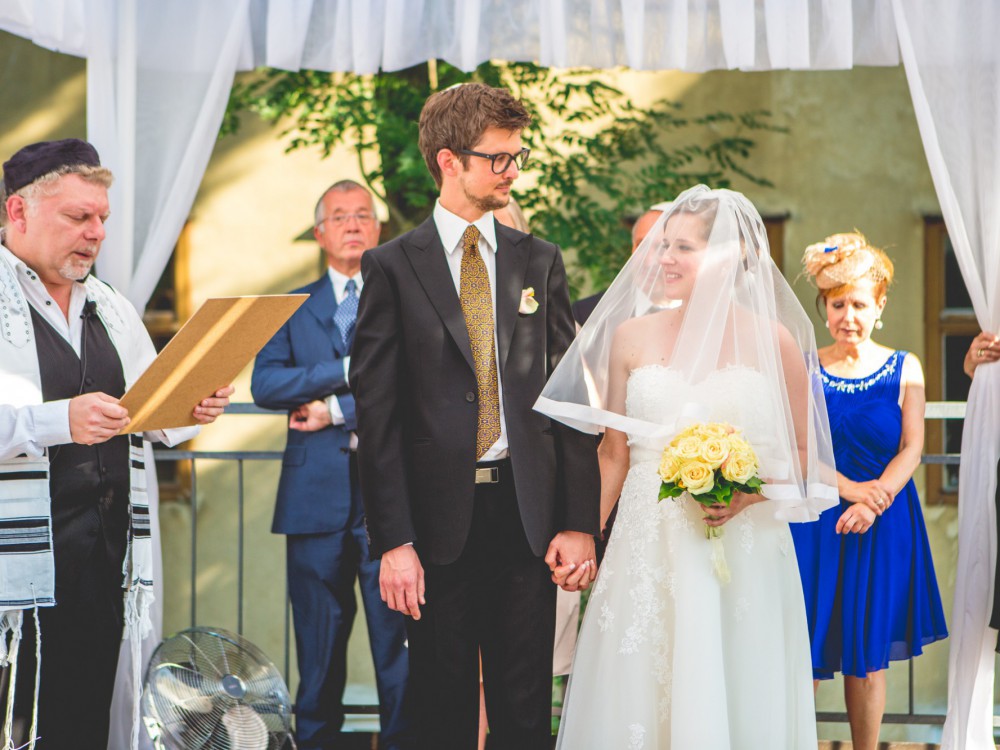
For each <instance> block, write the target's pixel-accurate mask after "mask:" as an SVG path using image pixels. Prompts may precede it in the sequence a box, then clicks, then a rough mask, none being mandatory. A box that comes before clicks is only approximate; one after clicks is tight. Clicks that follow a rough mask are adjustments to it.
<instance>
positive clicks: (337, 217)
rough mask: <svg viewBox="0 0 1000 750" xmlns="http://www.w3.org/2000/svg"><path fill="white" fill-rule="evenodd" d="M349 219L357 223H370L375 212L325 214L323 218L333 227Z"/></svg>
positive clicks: (373, 218) (373, 219)
mask: <svg viewBox="0 0 1000 750" xmlns="http://www.w3.org/2000/svg"><path fill="white" fill-rule="evenodd" d="M351 219H354V220H355V221H357V222H358V224H371V223H372V222H373V221H375V214H369V213H360V214H334V215H333V216H327V217H326V218H325V219H323V221H328V222H330V223H331V224H333V225H334V226H335V227H339V226H341V225H342V224H345V223H347V222H348V221H350V220H351ZM320 223H322V222H320Z"/></svg>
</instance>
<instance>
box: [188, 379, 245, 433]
mask: <svg viewBox="0 0 1000 750" xmlns="http://www.w3.org/2000/svg"><path fill="white" fill-rule="evenodd" d="M235 391H236V389H235V388H233V387H232V386H231V385H227V386H226V387H225V388H220V389H219V390H217V391H216V392H215V393H214V394H212V395H211V396H209V397H208V398H206V399H202V401H201V403H200V404H198V405H197V406H196V407H194V419H195V421H196V422H197V423H198V424H212V422H214V421H215V420H216V419H218V418H219V417H220V416H221V415H222V412H224V411H225V410H226V407H227V406H229V397H230V396H232V395H233V393H234V392H235Z"/></svg>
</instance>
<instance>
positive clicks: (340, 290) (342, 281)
mask: <svg viewBox="0 0 1000 750" xmlns="http://www.w3.org/2000/svg"><path fill="white" fill-rule="evenodd" d="M326 273H327V276H329V277H330V283H331V284H333V297H334V299H336V300H337V304H338V305H339V304H340V303H341V302H343V301H344V297H346V296H347V289H346V287H347V282H348V280H350V279H354V284H355V292H356V293H357V294H361V287H362V286H364V281H362V279H361V271H358V272H357V273H356V274H354V275H353V276H344V274H342V273H341V272H340V271H338V270H336V269H335V268H333V267H332V266H327V267H326Z"/></svg>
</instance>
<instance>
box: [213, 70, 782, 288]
mask: <svg viewBox="0 0 1000 750" xmlns="http://www.w3.org/2000/svg"><path fill="white" fill-rule="evenodd" d="M469 80H476V81H482V82H484V83H488V84H490V85H493V86H504V87H506V88H508V89H510V90H511V91H512V92H513V93H514V95H515V96H517V97H518V98H520V99H521V100H522V101H523V102H524V103H525V105H526V106H527V107H528V108H529V110H530V111H531V113H532V116H533V118H534V126H533V127H532V128H531V129H530V130H529V131H528V132H526V133H525V135H524V139H525V142H526V145H527V146H528V147H530V148H531V150H532V156H531V159H530V161H529V162H528V165H527V168H526V170H525V174H524V175H523V177H522V179H521V180H520V181H519V183H518V186H517V187H518V190H517V199H518V202H519V203H520V204H521V205H522V207H523V208H524V210H525V212H526V213H527V215H528V216H529V218H530V221H531V225H532V230H533V231H534V232H536V233H537V234H538V235H539V236H542V237H545V238H546V239H549V240H551V241H553V242H556V243H558V244H560V245H561V246H562V247H564V248H569V249H572V250H573V251H575V267H576V269H577V273H576V274H575V275H574V276H573V281H574V282H575V284H576V285H579V284H580V283H587V281H589V282H590V283H591V284H593V285H595V286H603V285H605V284H607V283H608V282H609V281H610V280H611V279H612V278H613V277H614V275H615V273H616V272H617V269H619V268H620V267H621V265H622V263H623V262H624V261H625V260H626V259H627V257H628V253H629V248H630V247H631V241H630V238H629V229H628V225H627V223H626V222H625V221H623V218H624V217H628V216H635V215H637V214H638V213H641V211H642V210H643V209H644V208H645V207H646V206H649V205H651V204H653V203H656V202H659V201H663V200H669V199H670V198H672V197H674V196H675V195H677V193H679V192H681V191H682V190H684V189H686V188H688V187H691V186H692V185H695V184H697V183H705V184H707V185H710V186H712V187H729V186H730V184H731V181H732V179H733V177H734V176H736V175H739V176H741V177H743V178H745V179H746V180H748V181H749V182H751V183H753V184H756V185H760V186H770V182H768V181H767V179H766V178H764V177H763V176H760V175H755V174H753V173H751V172H750V171H749V170H748V169H747V167H746V164H747V159H748V157H749V156H750V154H751V152H752V150H753V148H754V146H755V141H754V136H755V135H757V134H758V133H759V132H761V131H772V132H787V131H786V129H785V128H783V127H781V126H779V125H776V124H774V123H773V122H772V119H771V115H770V113H769V112H767V111H764V110H753V111H746V112H739V113H730V112H722V111H719V112H710V113H701V114H698V115H693V116H689V115H687V114H685V113H684V111H683V109H682V107H681V105H680V104H678V103H675V102H670V101H666V100H664V101H659V102H656V103H654V104H653V105H651V106H649V107H640V106H638V105H636V104H635V103H634V102H632V101H631V100H630V99H629V97H628V96H627V95H626V94H625V93H623V92H622V91H621V90H620V89H618V88H616V87H615V86H613V85H612V84H611V83H610V82H609V80H608V76H607V75H606V74H604V73H601V72H599V71H593V70H587V69H574V70H561V71H556V70H553V69H549V68H542V67H539V66H537V65H533V64H529V63H509V64H494V63H484V64H483V65H481V66H479V68H477V69H476V70H475V71H474V72H472V73H471V74H470V73H465V72H463V71H461V70H458V69H457V68H454V67H452V66H450V65H448V64H446V63H443V62H438V63H431V64H428V65H421V66H417V67H414V68H409V69H407V70H403V71H399V72H395V73H379V74H376V75H365V76H359V75H354V74H349V73H348V74H344V73H321V72H316V71H308V70H304V71H299V72H286V71H276V70H263V71H260V72H258V73H256V74H254V75H252V76H250V77H247V78H243V79H241V81H240V82H239V83H237V85H236V86H235V87H234V88H233V92H232V95H231V98H230V102H229V108H228V110H227V117H226V121H225V123H224V126H223V134H224V135H225V134H228V133H232V132H234V131H236V130H237V128H238V126H239V119H240V117H241V115H242V114H244V113H246V112H253V113H256V114H257V115H259V116H261V117H263V118H264V119H266V120H270V121H276V122H281V123H283V124H284V125H285V127H284V128H283V129H282V131H281V136H282V137H286V138H288V150H294V149H298V148H319V149H320V151H321V153H322V154H323V156H324V157H325V156H328V155H329V154H330V153H331V151H332V150H333V149H334V148H335V147H336V146H339V145H347V146H349V147H350V148H352V149H353V151H354V153H355V154H356V156H357V159H358V164H359V166H360V169H361V172H362V174H363V175H364V179H365V181H366V182H367V183H368V186H369V187H370V188H371V189H372V191H373V192H374V193H375V194H377V195H378V196H379V197H380V198H381V199H382V200H383V201H384V202H385V204H386V205H387V206H388V208H389V212H390V224H391V226H390V230H392V231H405V230H407V229H410V228H412V227H413V226H415V225H416V224H417V223H419V222H420V221H421V220H423V219H424V218H425V217H426V216H427V214H428V212H429V210H430V207H431V205H432V204H433V201H434V198H435V196H436V194H437V191H436V189H435V186H434V182H433V180H432V179H431V177H430V175H429V174H428V172H427V169H426V167H425V165H424V160H423V156H422V155H421V153H420V150H419V148H418V147H417V121H418V118H419V115H420V110H421V108H422V107H423V104H424V101H425V100H426V99H427V97H428V96H430V94H431V93H433V92H434V91H437V90H440V89H443V88H447V87H448V86H451V85H454V84H456V83H462V82H465V81H469Z"/></svg>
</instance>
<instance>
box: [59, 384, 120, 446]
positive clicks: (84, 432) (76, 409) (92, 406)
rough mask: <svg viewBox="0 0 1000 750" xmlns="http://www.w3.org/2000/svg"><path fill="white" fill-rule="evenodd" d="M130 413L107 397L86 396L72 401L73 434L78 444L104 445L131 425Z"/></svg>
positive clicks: (86, 394)
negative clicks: (126, 426)
mask: <svg viewBox="0 0 1000 750" xmlns="http://www.w3.org/2000/svg"><path fill="white" fill-rule="evenodd" d="M129 421H130V420H129V417H128V410H127V409H126V408H125V407H124V406H120V405H119V404H118V399H116V398H114V397H113V396H109V395H108V394H106V393H85V394H83V395H82V396H77V397H76V398H72V399H70V401H69V434H70V437H71V438H72V439H73V442H74V443H79V444H80V445H95V444H96V443H103V442H106V441H108V440H110V439H111V438H113V437H114V436H115V435H117V434H118V433H119V432H121V431H122V428H123V427H124V426H125V425H127V424H128V423H129Z"/></svg>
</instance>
